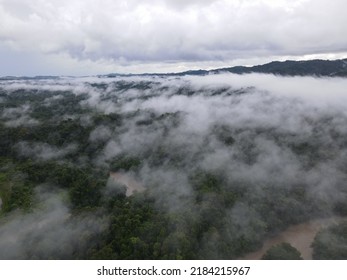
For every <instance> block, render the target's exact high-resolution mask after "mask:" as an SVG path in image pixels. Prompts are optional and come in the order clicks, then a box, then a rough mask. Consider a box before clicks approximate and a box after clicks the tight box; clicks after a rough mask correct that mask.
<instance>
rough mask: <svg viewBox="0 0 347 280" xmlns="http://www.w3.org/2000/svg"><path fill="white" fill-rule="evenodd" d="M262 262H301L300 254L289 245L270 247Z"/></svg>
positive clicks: (282, 244)
mask: <svg viewBox="0 0 347 280" xmlns="http://www.w3.org/2000/svg"><path fill="white" fill-rule="evenodd" d="M262 259H263V260H302V257H301V253H300V252H299V251H298V250H297V249H296V248H294V247H293V246H291V245H290V244H289V243H285V242H284V243H281V244H278V245H274V246H272V247H271V248H270V249H269V250H267V251H266V253H265V254H264V256H263V257H262Z"/></svg>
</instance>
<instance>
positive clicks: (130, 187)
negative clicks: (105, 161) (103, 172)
mask: <svg viewBox="0 0 347 280" xmlns="http://www.w3.org/2000/svg"><path fill="white" fill-rule="evenodd" d="M110 177H111V179H112V180H114V181H115V182H117V183H119V184H122V185H124V186H126V189H127V190H126V194H125V195H126V196H131V195H132V194H133V193H134V192H143V191H144V190H145V188H144V187H143V186H142V185H141V183H140V182H138V181H136V180H135V179H134V178H132V177H131V176H129V175H128V174H126V173H121V172H112V173H110Z"/></svg>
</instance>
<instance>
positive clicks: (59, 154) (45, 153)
mask: <svg viewBox="0 0 347 280" xmlns="http://www.w3.org/2000/svg"><path fill="white" fill-rule="evenodd" d="M15 149H16V150H17V152H18V154H19V155H21V156H24V157H29V158H35V159H38V160H52V159H62V158H64V157H65V156H67V155H69V154H71V153H74V152H75V151H76V150H77V145H76V144H73V143H71V144H68V145H67V146H65V147H56V146H52V145H49V144H47V143H40V142H27V141H21V142H18V143H17V144H16V145H15Z"/></svg>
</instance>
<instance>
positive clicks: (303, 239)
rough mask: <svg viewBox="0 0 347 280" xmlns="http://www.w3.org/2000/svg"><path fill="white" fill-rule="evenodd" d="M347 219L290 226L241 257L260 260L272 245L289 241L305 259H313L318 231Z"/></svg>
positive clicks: (335, 218)
mask: <svg viewBox="0 0 347 280" xmlns="http://www.w3.org/2000/svg"><path fill="white" fill-rule="evenodd" d="M346 220H347V218H345V217H331V218H324V219H317V220H312V221H309V222H306V223H302V224H298V225H293V226H290V227H288V228H287V229H286V230H284V231H282V232H281V233H279V234H278V235H276V236H274V237H272V238H269V239H267V240H266V241H265V242H264V244H263V247H262V248H261V249H259V250H258V251H255V252H252V253H249V254H247V255H245V256H244V257H243V258H241V259H242V260H259V259H261V257H262V256H263V255H264V254H265V252H266V251H267V250H268V249H269V248H270V247H271V246H273V245H277V244H279V243H282V242H287V243H290V244H291V245H292V246H293V247H295V248H296V249H298V250H299V251H300V252H301V256H302V258H303V259H304V260H312V248H311V244H312V242H313V240H314V237H315V236H316V234H317V233H318V231H320V230H321V229H323V228H326V227H328V226H331V225H334V224H337V223H339V222H341V221H346Z"/></svg>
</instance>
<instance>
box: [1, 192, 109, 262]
mask: <svg viewBox="0 0 347 280" xmlns="http://www.w3.org/2000/svg"><path fill="white" fill-rule="evenodd" d="M36 196H37V200H38V201H39V205H40V206H39V207H37V208H36V209H34V210H33V211H32V212H31V213H12V214H11V215H9V216H7V217H5V218H3V219H2V220H1V223H0V259H52V258H54V259H71V258H72V257H75V258H78V257H79V256H83V254H84V253H85V252H86V250H87V249H88V246H90V244H89V242H91V241H92V239H91V238H93V237H95V236H96V235H97V234H100V233H101V232H102V231H103V230H105V227H106V225H107V222H106V220H105V219H103V218H102V217H101V216H99V217H98V216H97V214H96V213H95V214H92V215H91V214H87V215H85V214H82V215H80V216H71V213H70V210H69V207H68V206H67V205H66V203H64V193H54V192H52V191H49V190H45V188H44V187H39V188H38V189H37V190H36Z"/></svg>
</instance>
